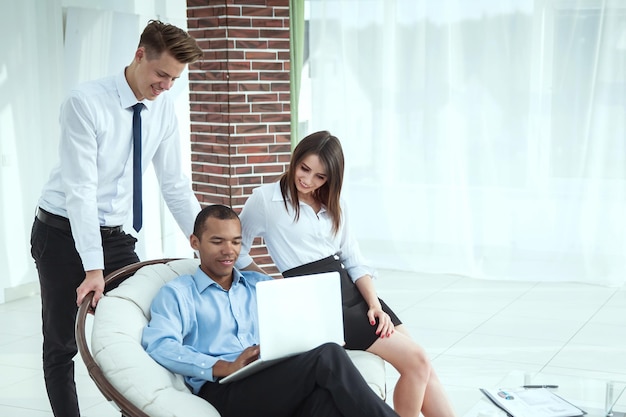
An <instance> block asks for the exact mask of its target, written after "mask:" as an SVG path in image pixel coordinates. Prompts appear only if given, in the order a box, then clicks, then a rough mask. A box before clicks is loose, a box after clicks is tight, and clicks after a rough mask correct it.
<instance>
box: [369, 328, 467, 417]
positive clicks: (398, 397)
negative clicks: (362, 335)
mask: <svg viewBox="0 0 626 417" xmlns="http://www.w3.org/2000/svg"><path fill="white" fill-rule="evenodd" d="M367 351H368V352H371V353H374V354H376V355H378V356H380V357H381V358H383V359H384V360H385V361H387V362H389V363H390V364H391V365H392V366H393V367H394V368H396V370H397V371H398V372H399V373H400V378H399V379H398V382H397V383H396V386H395V388H394V394H393V405H394V409H395V410H396V412H397V413H398V414H399V415H400V416H401V417H418V416H419V415H420V412H421V413H422V414H423V415H424V416H425V417H454V416H455V414H454V410H453V409H452V406H451V405H450V402H449V401H448V398H447V395H446V393H445V391H444V389H443V386H442V385H441V382H440V381H439V378H438V377H437V374H436V373H435V371H434V369H433V368H432V365H431V363H430V360H429V359H428V356H427V355H426V352H425V351H424V349H423V348H422V347H421V346H420V345H418V344H417V343H415V342H414V341H413V339H411V337H410V336H409V335H408V332H407V331H406V329H405V328H404V326H402V325H400V326H397V327H396V331H395V332H394V333H393V334H392V335H391V336H390V337H385V338H379V339H377V340H376V342H374V344H372V346H370V347H369V349H367Z"/></svg>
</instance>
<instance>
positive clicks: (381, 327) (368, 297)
mask: <svg viewBox="0 0 626 417" xmlns="http://www.w3.org/2000/svg"><path fill="white" fill-rule="evenodd" d="M355 285H356V287H357V288H358V289H359V292H360V293H361V295H362V296H363V298H364V299H365V302H366V303H367V305H368V307H369V309H368V310H367V317H368V319H369V321H370V324H371V325H372V326H374V325H376V321H378V328H377V329H376V334H377V335H379V336H380V337H389V336H391V334H392V333H393V332H394V325H393V323H392V322H391V317H389V314H387V313H385V312H384V311H383V308H382V306H381V305H380V300H379V299H378V295H376V288H374V283H373V282H372V277H371V276H369V275H363V276H362V277H360V278H359V279H357V280H356V281H355Z"/></svg>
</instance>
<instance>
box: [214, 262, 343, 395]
mask: <svg viewBox="0 0 626 417" xmlns="http://www.w3.org/2000/svg"><path fill="white" fill-rule="evenodd" d="M256 296H257V308H258V317H259V342H260V343H259V345H260V347H261V351H260V354H259V359H257V360H256V361H254V362H251V363H249V364H248V365H246V366H244V367H243V368H241V369H239V370H237V371H236V372H233V373H232V374H230V375H228V376H227V377H224V378H222V379H221V380H220V383H221V384H226V383H229V382H232V381H237V380H239V379H242V378H245V377H247V376H248V375H251V374H253V373H256V372H258V371H260V370H261V369H265V368H267V367H269V366H271V365H274V364H276V363H278V362H280V361H282V360H284V359H287V358H288V357H290V356H293V355H297V354H299V353H303V352H306V351H308V350H311V349H314V348H316V347H318V346H320V345H321V344H324V343H327V342H334V343H337V344H339V345H340V346H343V345H344V344H345V342H344V338H343V313H342V306H341V282H340V278H339V273H338V272H325V273H320V274H311V275H302V276H298V277H293V278H284V279H273V280H270V281H261V282H258V283H257V284H256Z"/></svg>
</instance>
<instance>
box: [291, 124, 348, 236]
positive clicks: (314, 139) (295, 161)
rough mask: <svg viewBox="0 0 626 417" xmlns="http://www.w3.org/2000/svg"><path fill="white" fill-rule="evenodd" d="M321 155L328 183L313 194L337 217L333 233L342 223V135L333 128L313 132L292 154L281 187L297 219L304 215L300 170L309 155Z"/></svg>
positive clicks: (319, 156)
mask: <svg viewBox="0 0 626 417" xmlns="http://www.w3.org/2000/svg"><path fill="white" fill-rule="evenodd" d="M311 154H313V155H317V157H318V158H319V159H320V162H321V163H322V165H323V166H324V168H325V169H326V178H327V180H326V183H324V185H322V186H321V187H320V188H318V189H317V190H315V191H314V192H313V198H314V199H315V200H316V201H318V202H320V203H322V204H323V205H324V206H326V211H328V213H329V214H330V217H331V218H332V220H333V233H335V234H336V233H337V232H338V231H339V226H340V224H341V205H340V203H339V198H340V196H341V186H342V185H343V169H344V159H343V150H342V149H341V143H340V142H339V139H337V138H336V137H335V136H333V135H331V134H330V132H327V131H325V130H324V131H321V132H315V133H311V134H310V135H308V136H307V137H305V138H304V139H302V140H301V141H300V143H298V145H297V146H296V148H295V149H294V151H293V154H292V156H291V162H290V163H289V168H287V171H286V172H285V173H284V174H283V175H282V176H281V177H280V191H281V193H282V195H283V199H284V201H285V210H286V209H287V207H288V206H287V200H288V199H289V198H290V199H291V206H292V207H293V209H294V211H295V213H296V215H295V219H294V220H295V221H298V219H299V218H300V200H299V199H298V190H297V188H296V170H297V168H298V165H300V163H302V160H303V159H304V158H306V157H307V156H309V155H311Z"/></svg>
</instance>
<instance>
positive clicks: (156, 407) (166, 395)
mask: <svg viewBox="0 0 626 417" xmlns="http://www.w3.org/2000/svg"><path fill="white" fill-rule="evenodd" d="M197 267H198V260H196V259H177V260H174V259H158V260H153V261H146V262H139V263H136V264H133V265H129V266H128V267H125V268H122V269H120V270H117V271H115V272H113V273H111V274H109V275H108V276H107V277H106V279H105V285H106V288H107V292H106V295H105V296H104V297H103V298H102V299H101V300H100V301H99V302H98V306H97V308H96V310H95V312H94V316H93V323H92V326H91V327H92V331H91V339H89V338H88V335H87V327H88V326H86V322H87V320H88V317H89V314H88V313H89V304H90V303H91V299H92V297H93V294H90V295H89V296H87V297H86V298H85V300H84V301H83V303H82V304H81V306H80V307H79V309H78V315H77V319H76V342H77V345H78V350H79V352H80V355H81V357H82V358H83V361H84V362H85V365H86V367H87V371H88V372H89V375H90V377H91V378H92V379H93V380H94V382H95V384H96V386H97V387H98V389H99V390H100V391H101V392H102V394H103V395H104V396H105V398H106V399H107V400H108V401H110V402H112V403H113V404H114V405H115V406H116V407H117V408H118V409H119V410H120V411H121V412H122V414H124V415H125V416H127V417H166V416H168V417H171V416H191V415H202V416H211V417H219V413H218V412H217V410H215V408H213V406H211V405H210V404H209V403H208V402H206V401H205V400H203V399H201V398H199V397H197V396H195V395H193V394H192V393H191V392H190V391H189V389H188V388H187V386H186V385H185V383H184V380H183V378H182V376H180V375H177V374H173V373H172V372H169V371H168V370H166V369H165V368H163V367H162V366H160V365H159V364H157V363H156V362H155V361H154V360H153V359H152V358H151V357H150V356H149V355H148V354H147V353H146V352H145V351H144V349H143V347H142V346H141V334H142V332H143V328H144V327H145V325H146V324H147V322H148V321H149V319H150V304H151V303H152V299H153V298H154V296H155V295H156V293H157V292H158V291H159V289H160V288H161V286H163V284H165V283H166V282H168V281H169V280H171V279H173V278H175V277H177V276H179V275H183V274H190V273H193V272H195V270H196V268H197ZM109 288H113V289H111V290H108V289H109ZM89 340H90V341H91V343H89Z"/></svg>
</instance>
